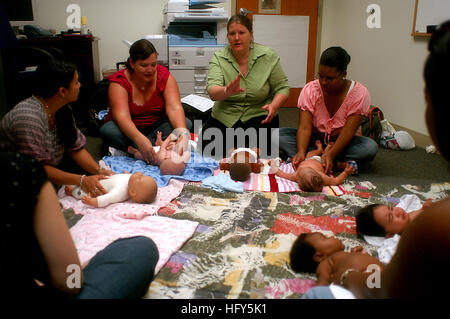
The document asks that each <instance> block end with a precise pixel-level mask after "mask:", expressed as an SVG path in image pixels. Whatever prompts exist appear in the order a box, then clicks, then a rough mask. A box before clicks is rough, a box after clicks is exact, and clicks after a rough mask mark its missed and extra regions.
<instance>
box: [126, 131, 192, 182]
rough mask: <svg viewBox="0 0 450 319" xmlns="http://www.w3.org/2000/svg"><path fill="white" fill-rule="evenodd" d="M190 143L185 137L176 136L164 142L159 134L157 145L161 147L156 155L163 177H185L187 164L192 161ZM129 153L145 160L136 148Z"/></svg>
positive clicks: (171, 136) (129, 149) (170, 136)
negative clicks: (189, 149)
mask: <svg viewBox="0 0 450 319" xmlns="http://www.w3.org/2000/svg"><path fill="white" fill-rule="evenodd" d="M188 143H189V141H188V140H187V138H186V137H185V135H180V137H177V136H176V135H174V134H170V135H169V136H168V137H167V138H166V139H165V140H164V141H163V140H162V133H161V132H158V133H157V136H156V142H155V145H156V146H159V151H158V152H157V153H156V156H157V165H159V169H160V171H161V175H183V172H184V170H185V168H186V163H188V162H189V160H190V159H191V153H190V152H189V151H188V147H189V144H188ZM128 153H130V154H133V155H134V157H135V158H137V159H140V160H143V156H142V154H141V152H140V151H139V150H137V149H136V148H134V147H131V146H129V147H128Z"/></svg>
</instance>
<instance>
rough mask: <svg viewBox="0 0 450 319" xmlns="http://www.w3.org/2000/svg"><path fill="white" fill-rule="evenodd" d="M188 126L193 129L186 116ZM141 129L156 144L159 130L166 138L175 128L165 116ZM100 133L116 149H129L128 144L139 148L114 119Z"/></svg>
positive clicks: (163, 137) (104, 141) (107, 143)
mask: <svg viewBox="0 0 450 319" xmlns="http://www.w3.org/2000/svg"><path fill="white" fill-rule="evenodd" d="M186 127H187V129H188V130H189V131H191V130H192V122H191V120H190V119H188V118H186ZM139 130H140V131H141V133H142V134H144V135H145V136H147V138H148V139H149V140H150V142H152V144H153V145H155V142H156V135H157V133H158V131H161V133H162V139H163V140H164V139H166V138H167V136H169V135H170V133H172V131H173V130H174V128H173V127H172V125H171V124H170V122H169V120H168V119H167V118H163V119H161V120H159V121H158V122H156V123H155V124H153V125H152V126H149V127H145V128H143V129H139ZM100 135H101V137H102V140H103V143H104V144H105V146H112V147H114V148H115V149H118V150H121V151H124V152H126V151H127V150H128V146H132V147H135V148H137V146H136V144H135V143H134V142H133V141H132V140H131V139H130V138H128V136H126V135H125V134H123V133H122V131H121V130H120V128H119V127H118V126H117V125H116V123H115V122H114V121H109V122H106V123H105V124H103V125H102V127H101V128H100Z"/></svg>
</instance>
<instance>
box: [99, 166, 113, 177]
mask: <svg viewBox="0 0 450 319" xmlns="http://www.w3.org/2000/svg"><path fill="white" fill-rule="evenodd" d="M114 174H116V173H114V172H113V171H111V170H109V169H106V168H100V169H99V170H98V171H97V174H96V175H105V176H112V175H114Z"/></svg>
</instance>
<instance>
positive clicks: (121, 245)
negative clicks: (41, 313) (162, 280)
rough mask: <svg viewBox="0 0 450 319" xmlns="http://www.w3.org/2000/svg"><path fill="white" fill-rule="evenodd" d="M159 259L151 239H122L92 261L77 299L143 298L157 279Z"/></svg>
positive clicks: (87, 268) (86, 269)
mask: <svg viewBox="0 0 450 319" xmlns="http://www.w3.org/2000/svg"><path fill="white" fill-rule="evenodd" d="M158 259H159V252H158V248H157V247H156V244H155V243H154V242H153V240H151V239H150V238H147V237H142V236H138V237H131V238H122V239H118V240H116V241H114V242H113V243H111V244H110V245H108V246H107V247H106V248H105V249H103V250H102V251H100V252H98V253H97V254H96V255H95V256H94V257H93V258H92V259H91V260H90V262H89V264H88V265H87V266H86V268H85V269H84V270H83V274H84V284H83V287H82V290H81V292H80V293H79V294H78V295H77V296H76V298H77V299H135V298H141V297H142V296H143V295H144V294H145V293H146V292H147V290H148V287H149V285H150V283H151V282H152V280H153V278H154V276H155V267H156V264H157V262H158Z"/></svg>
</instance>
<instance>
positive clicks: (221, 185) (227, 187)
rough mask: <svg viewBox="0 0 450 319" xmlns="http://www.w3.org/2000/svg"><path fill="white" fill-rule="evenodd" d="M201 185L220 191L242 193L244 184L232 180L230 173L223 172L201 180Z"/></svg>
mask: <svg viewBox="0 0 450 319" xmlns="http://www.w3.org/2000/svg"><path fill="white" fill-rule="evenodd" d="M202 186H203V187H208V188H212V189H213V190H215V191H216V192H220V193H223V192H225V191H230V192H236V193H242V192H243V191H244V186H243V184H242V183H241V182H236V181H233V180H232V179H231V177H230V175H228V174H224V173H219V174H218V175H216V176H210V177H207V178H205V179H204V180H203V181H202Z"/></svg>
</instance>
